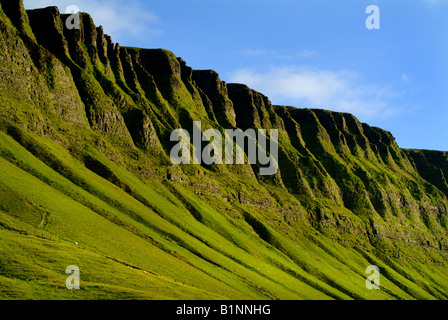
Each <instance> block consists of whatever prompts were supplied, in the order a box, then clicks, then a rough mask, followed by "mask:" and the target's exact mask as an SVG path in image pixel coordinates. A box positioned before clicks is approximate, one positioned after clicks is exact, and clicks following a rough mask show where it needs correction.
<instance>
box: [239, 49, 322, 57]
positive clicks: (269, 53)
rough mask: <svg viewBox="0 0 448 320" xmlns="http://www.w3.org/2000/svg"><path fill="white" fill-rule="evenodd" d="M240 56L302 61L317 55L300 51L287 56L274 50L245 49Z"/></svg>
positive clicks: (310, 51) (313, 52)
mask: <svg viewBox="0 0 448 320" xmlns="http://www.w3.org/2000/svg"><path fill="white" fill-rule="evenodd" d="M240 55H242V56H243V57H247V58H253V57H262V56H264V57H269V58H273V59H282V60H287V59H304V58H311V57H313V56H315V55H317V53H316V52H315V51H312V50H302V51H300V52H298V53H289V54H282V53H279V52H277V51H275V50H265V49H252V48H246V49H244V50H242V51H241V52H240Z"/></svg>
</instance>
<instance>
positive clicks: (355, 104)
mask: <svg viewBox="0 0 448 320" xmlns="http://www.w3.org/2000/svg"><path fill="white" fill-rule="evenodd" d="M24 3H25V6H26V8H37V7H45V6H49V5H55V6H58V7H59V8H60V10H61V11H65V8H66V7H67V6H69V5H76V6H78V7H79V9H80V10H81V11H84V12H89V13H91V14H92V16H93V18H94V20H95V22H96V24H97V25H103V26H104V28H105V32H106V33H108V34H110V35H111V36H112V38H113V40H114V41H115V42H118V43H120V44H121V45H128V46H137V47H144V48H165V49H168V50H171V51H173V52H174V53H175V54H176V55H177V56H180V57H182V58H183V59H184V60H185V61H186V62H187V63H188V64H189V65H190V66H191V67H193V68H195V69H214V70H216V71H217V72H218V73H219V74H220V77H221V79H222V80H224V81H227V82H242V83H246V84H248V85H249V86H250V87H252V88H253V89H255V90H258V91H260V92H262V93H264V94H265V95H267V96H268V97H269V98H270V99H271V101H272V102H273V103H274V104H283V105H291V106H296V107H310V108H324V109H329V110H335V111H344V112H350V113H353V114H354V115H355V116H356V117H358V118H359V119H360V120H361V121H363V122H367V123H369V124H370V125H373V126H378V127H381V128H383V129H386V130H388V131H391V132H392V134H393V135H394V136H395V137H396V139H397V142H398V144H399V146H400V147H402V148H420V149H436V150H444V151H448V139H447V138H448V135H447V132H448V131H447V124H448V110H447V108H448V81H447V80H448V0H407V1H406V0H339V1H336V0H225V1H224V0H221V1H217V0H151V1H142V0H131V1H125V0H109V1H105V0H24ZM369 5H377V6H378V7H379V9H380V19H381V20H380V22H381V24H380V26H381V29H380V30H368V29H367V28H366V26H365V21H366V19H367V17H368V16H369V15H368V14H366V13H365V11H366V8H367V6H369Z"/></svg>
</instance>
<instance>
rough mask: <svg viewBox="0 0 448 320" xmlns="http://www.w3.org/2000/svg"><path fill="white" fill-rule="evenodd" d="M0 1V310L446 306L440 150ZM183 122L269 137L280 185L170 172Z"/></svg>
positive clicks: (246, 172) (446, 210) (213, 169)
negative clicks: (190, 304)
mask: <svg viewBox="0 0 448 320" xmlns="http://www.w3.org/2000/svg"><path fill="white" fill-rule="evenodd" d="M0 3H1V10H0V103H1V108H0V110H1V111H0V156H1V157H0V162H1V165H0V194H1V195H2V197H1V200H0V233H1V237H0V297H3V298H24V297H25V298H34V299H43V298H62V299H66V298H69V299H91V298H94V299H96V298H108V299H120V298H123V299H129V298H137V299H166V298H172V299H446V298H447V297H448V277H447V276H446V274H445V272H444V270H445V268H446V263H447V250H448V234H447V228H448V225H447V218H448V199H447V193H446V192H447V190H448V189H447V188H448V187H447V185H446V181H445V178H444V177H445V176H446V169H447V166H446V154H444V153H439V152H430V151H411V150H402V149H400V148H399V146H398V145H397V144H396V142H395V140H394V138H393V136H392V135H391V134H390V133H389V132H386V131H384V130H382V129H379V128H374V127H370V126H368V125H367V124H363V123H360V122H359V121H358V120H357V119H356V118H355V117H354V116H352V115H350V114H345V113H336V112H330V111H326V110H310V109H297V108H293V107H286V106H274V105H272V104H271V102H270V101H269V99H268V98H267V97H266V96H264V95H263V94H261V93H258V92H256V91H254V90H252V89H250V88H248V87H247V86H245V85H243V84H227V83H225V82H223V81H221V80H220V79H219V75H218V74H217V73H216V72H214V71H212V70H200V71H197V70H192V69H191V68H190V67H188V66H187V64H186V63H185V62H184V61H183V60H182V59H180V58H178V57H176V56H175V55H174V54H173V53H171V52H169V51H167V50H164V49H140V48H129V47H121V46H120V45H118V44H114V43H113V42H112V39H111V38H110V37H109V36H107V35H106V34H105V33H104V30H103V28H102V27H96V26H95V25H94V22H93V20H92V18H91V17H90V16H89V15H88V14H86V13H81V14H80V29H79V30H77V29H72V30H69V29H67V28H66V27H65V20H66V19H67V18H68V16H67V15H61V14H60V12H59V10H58V9H57V8H56V7H49V8H45V9H38V10H29V11H25V9H24V7H23V4H22V2H21V1H19V0H14V1H11V0H8V1H6V0H2V1H0ZM193 121H201V122H202V130H203V131H205V130H206V129H209V128H216V129H219V130H223V129H234V128H241V129H243V130H246V129H250V128H254V129H267V130H268V131H269V130H270V129H277V130H278V132H279V159H278V163H279V170H278V172H277V173H276V174H275V175H272V176H262V175H260V174H259V165H256V164H252V165H249V164H244V165H216V164H213V165H197V164H192V165H173V164H172V162H171V160H170V151H171V148H172V147H173V145H174V144H175V143H174V142H172V141H170V135H171V132H172V131H173V130H174V129H176V128H185V129H187V130H188V131H190V132H191V131H192V129H193V128H192V125H193ZM372 264H375V265H378V266H379V267H380V270H381V274H382V278H381V290H373V291H370V290H367V289H366V286H365V278H366V276H367V274H365V270H366V267H367V266H369V265H372ZM70 265H77V266H79V268H80V270H81V290H76V291H69V290H67V289H66V288H65V279H66V277H67V275H66V274H65V269H66V267H67V266H70Z"/></svg>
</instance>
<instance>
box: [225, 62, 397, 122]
mask: <svg viewBox="0 0 448 320" xmlns="http://www.w3.org/2000/svg"><path fill="white" fill-rule="evenodd" d="M230 82H237V83H244V84H247V85H248V86H249V87H251V88H253V89H254V90H257V91H260V92H261V93H263V94H265V95H267V96H268V97H269V98H270V99H271V100H272V102H273V103H275V104H287V105H293V106H296V107H307V108H308V107H309V108H322V109H329V110H334V111H342V112H350V113H352V114H354V115H355V116H357V117H360V118H362V119H363V120H369V119H372V118H379V117H389V116H392V115H394V114H396V113H398V112H400V108H397V107H393V106H391V104H390V101H391V100H392V99H393V98H395V97H397V96H398V95H400V94H399V93H396V92H394V91H393V90H392V89H391V87H390V86H387V85H384V86H378V85H375V84H369V83H367V84H365V83H363V79H362V77H361V76H360V75H359V73H357V72H353V71H349V70H342V71H330V70H316V69H312V68H309V67H296V66H286V67H280V68H275V69H271V70H268V71H266V72H258V71H256V70H254V69H242V70H238V71H236V72H234V73H232V74H231V75H230Z"/></svg>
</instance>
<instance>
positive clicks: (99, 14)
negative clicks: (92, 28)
mask: <svg viewBox="0 0 448 320" xmlns="http://www.w3.org/2000/svg"><path fill="white" fill-rule="evenodd" d="M24 4H25V7H26V8H27V9H34V8H43V7H48V6H57V7H59V10H60V11H61V13H65V11H66V8H67V7H68V6H70V5H75V6H77V7H78V8H79V9H80V10H81V11H82V12H87V13H89V14H90V15H91V16H92V17H93V20H94V21H95V24H96V25H97V26H100V25H102V26H103V27H104V32H105V33H107V34H109V35H111V36H112V39H113V40H114V41H115V42H127V39H128V38H130V37H131V38H134V39H138V40H144V39H147V37H148V36H153V35H157V34H160V33H162V31H161V30H160V29H159V28H158V26H157V24H158V22H160V19H159V18H158V17H157V15H155V14H154V13H153V12H151V11H150V10H148V9H147V6H146V5H145V4H144V1H137V0H134V1H124V0H110V1H102V0H24Z"/></svg>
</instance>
